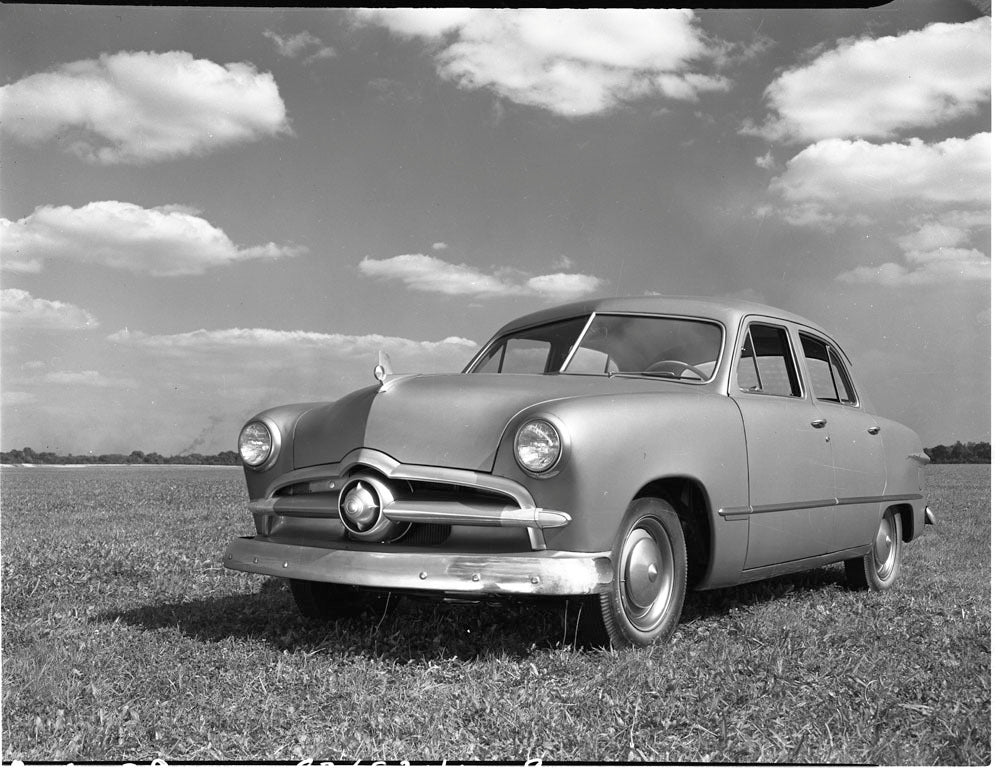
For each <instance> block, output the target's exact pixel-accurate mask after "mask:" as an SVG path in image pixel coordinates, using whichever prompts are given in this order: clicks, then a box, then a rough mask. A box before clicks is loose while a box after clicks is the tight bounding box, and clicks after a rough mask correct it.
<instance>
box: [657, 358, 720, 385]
mask: <svg viewBox="0 0 1000 780" xmlns="http://www.w3.org/2000/svg"><path fill="white" fill-rule="evenodd" d="M685 371H690V372H691V373H692V374H694V375H695V376H697V377H698V378H699V379H701V380H702V381H703V382H707V381H708V375H707V374H705V372H704V371H702V370H701V369H700V368H695V367H694V366H692V365H691V364H690V363H685V362H684V361H683V360H658V361H656V362H655V363H653V365H651V366H648V367H647V368H646V370H645V371H643V372H642V373H644V374H669V375H670V376H672V377H676V378H677V379H680V378H681V374H683V373H684V372H685Z"/></svg>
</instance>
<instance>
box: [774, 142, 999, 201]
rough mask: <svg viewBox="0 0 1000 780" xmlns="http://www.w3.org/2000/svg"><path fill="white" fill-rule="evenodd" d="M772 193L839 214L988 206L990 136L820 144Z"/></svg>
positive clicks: (791, 166)
mask: <svg viewBox="0 0 1000 780" xmlns="http://www.w3.org/2000/svg"><path fill="white" fill-rule="evenodd" d="M770 189H771V191H772V192H774V193H776V194H777V195H779V196H780V197H781V198H782V199H783V200H784V201H785V202H786V203H789V204H793V205H799V206H813V207H817V208H822V209H825V210H827V211H828V212H830V213H834V214H836V213H838V212H839V213H841V214H850V213H857V214H864V213H865V211H866V210H868V209H870V208H872V207H880V206H889V205H899V204H907V203H923V204H936V205H944V206H947V205H950V204H960V203H973V204H986V203H988V202H989V196H990V134H989V133H979V134H977V135H974V136H972V137H971V138H967V139H962V138H949V139H947V140H945V141H941V142H938V143H926V142H924V141H922V140H920V139H918V138H911V139H910V140H909V141H908V142H907V143H888V144H872V143H869V142H868V141H849V140H843V139H839V138H833V139H827V140H823V141H818V142H817V143H814V144H812V145H811V146H809V147H807V148H806V149H804V150H803V151H801V152H799V153H798V154H797V155H795V157H793V158H792V159H791V160H789V162H788V165H787V167H786V169H785V171H784V172H783V173H782V174H781V175H780V176H777V177H775V178H774V179H773V180H772V181H771V185H770Z"/></svg>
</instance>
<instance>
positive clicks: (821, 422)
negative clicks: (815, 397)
mask: <svg viewBox="0 0 1000 780" xmlns="http://www.w3.org/2000/svg"><path fill="white" fill-rule="evenodd" d="M809 424H810V425H811V426H812V427H813V428H825V427H826V420H824V419H822V418H821V419H819V420H813V421H812V422H811V423H809Z"/></svg>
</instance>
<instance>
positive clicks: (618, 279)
mask: <svg viewBox="0 0 1000 780" xmlns="http://www.w3.org/2000/svg"><path fill="white" fill-rule="evenodd" d="M989 13H990V6H989V3H988V2H965V0H905V1H904V2H894V3H890V4H888V5H884V6H879V7H876V8H869V9H827V10H818V9H798V10H777V11H776V10H759V9H758V10H755V9H745V10H697V11H684V10H674V9H666V10H645V11H635V10H632V11H629V10H625V11H619V10H583V11H574V10H562V11H559V10H554V11H550V10H535V11H527V10H519V9H518V10H504V11H489V10H463V9H450V8H449V9H417V10H412V9H411V10H406V9H403V10H399V9H387V10H374V11H353V10H346V9H294V10H293V9H272V8H247V9H232V8H199V7H176V8H166V7H127V6H121V7H116V6H89V7H88V6H48V5H2V6H0V82H2V84H3V86H2V87H0V165H2V178H0V391H2V406H0V449H4V450H8V449H12V448H18V449H20V448H23V447H26V446H30V447H32V448H34V449H35V450H51V451H55V452H58V453H63V454H67V453H72V454H84V453H89V452H93V453H110V452H124V453H129V452H131V451H133V450H136V449H138V450H142V451H144V452H154V451H155V452H159V453H161V454H164V455H171V454H184V453H190V452H201V453H216V452H219V451H222V450H231V449H235V446H236V436H237V434H238V432H239V429H240V426H241V425H242V423H243V422H244V421H245V420H246V419H247V418H248V417H249V416H251V415H252V414H254V413H255V412H257V411H260V410H262V409H265V408H268V407H271V406H276V405H279V404H283V403H293V402H299V401H318V400H333V399H335V398H337V397H339V396H341V395H343V394H344V393H346V392H349V391H351V390H353V389H356V388H358V387H361V386H364V385H367V384H370V383H371V382H372V381H373V380H372V369H373V367H374V365H375V363H376V357H377V353H378V350H380V349H382V350H385V351H386V352H388V353H389V355H390V357H391V361H392V366H393V368H394V370H395V371H396V372H397V373H410V372H420V373H431V372H443V371H458V370H461V368H462V367H463V366H464V365H465V363H466V362H467V361H468V359H469V358H470V357H472V355H473V354H474V353H475V352H476V350H477V348H478V346H480V345H482V344H483V343H484V342H485V341H486V340H487V339H488V338H489V336H490V335H491V334H492V333H493V332H494V331H495V330H496V329H497V328H498V327H499V326H500V325H502V324H503V323H504V322H506V321H508V320H510V319H513V318H514V317H517V316H521V315H523V314H526V313H529V312H531V311H534V310H537V309H540V308H544V307H547V306H551V305H555V304H558V303H561V302H565V301H567V300H573V299H580V298H594V297H609V296H616V295H643V294H679V295H711V296H731V297H737V298H742V299H746V300H751V301H757V302H761V303H766V304H768V305H771V306H777V307H780V308H783V309H787V310H790V311H793V312H796V313H798V314H801V315H803V316H804V317H806V318H808V319H811V320H813V321H815V322H818V323H820V324H821V325H823V326H825V327H826V328H827V329H829V330H830V331H831V333H832V334H833V335H834V337H835V338H837V339H838V341H839V342H840V344H841V345H842V346H843V347H844V349H845V350H846V352H847V355H848V357H849V358H850V360H851V361H852V363H853V371H854V374H855V377H856V378H857V380H858V383H859V384H860V385H861V389H862V391H863V392H864V393H865V395H866V397H867V398H868V399H869V401H870V402H871V405H872V407H873V408H874V410H875V411H876V412H877V413H879V414H882V415H884V416H887V417H890V418H892V419H896V420H899V421H900V422H903V423H904V424H906V425H908V426H910V427H911V428H913V429H914V430H916V431H917V433H918V434H919V435H920V436H921V438H922V440H923V443H924V445H925V446H932V445H935V444H940V443H945V444H950V443H953V442H954V441H956V440H962V441H988V440H989V439H990V401H989V398H990V392H989V388H990V278H991V274H990V234H989V228H990V140H991V136H990V112H991V103H990V40H991V29H992V27H991V18H990V16H989Z"/></svg>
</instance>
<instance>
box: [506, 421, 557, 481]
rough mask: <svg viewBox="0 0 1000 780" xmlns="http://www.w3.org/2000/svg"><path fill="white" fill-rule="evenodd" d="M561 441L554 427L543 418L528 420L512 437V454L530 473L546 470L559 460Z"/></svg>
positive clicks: (539, 472)
mask: <svg viewBox="0 0 1000 780" xmlns="http://www.w3.org/2000/svg"><path fill="white" fill-rule="evenodd" d="M561 453H562V441H560V439H559V432H558V431H557V430H556V429H555V427H554V426H553V425H552V424H551V423H548V422H546V421H545V420H529V421H528V422H526V423H525V424H524V425H522V426H521V427H520V428H518V430H517V436H515V437H514V456H515V457H516V458H517V462H518V463H519V464H520V465H521V468H523V469H525V470H526V471H530V472H531V473H532V474H541V473H542V472H543V471H548V470H549V469H550V468H552V467H553V466H554V465H555V464H556V462H557V461H558V460H559V455H560V454H561Z"/></svg>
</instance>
